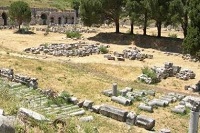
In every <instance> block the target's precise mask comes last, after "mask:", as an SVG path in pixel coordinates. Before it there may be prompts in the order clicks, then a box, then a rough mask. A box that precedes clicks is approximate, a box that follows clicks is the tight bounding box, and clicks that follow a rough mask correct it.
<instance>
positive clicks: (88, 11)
mask: <svg viewBox="0 0 200 133" xmlns="http://www.w3.org/2000/svg"><path fill="white" fill-rule="evenodd" d="M80 16H81V20H82V21H83V24H84V25H86V26H92V24H101V23H103V19H102V3H101V2H100V1H99V0H81V5H80Z"/></svg>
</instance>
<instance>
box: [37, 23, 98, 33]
mask: <svg viewBox="0 0 200 133" xmlns="http://www.w3.org/2000/svg"><path fill="white" fill-rule="evenodd" d="M34 29H36V31H48V32H53V33H61V34H65V33H66V32H69V31H73V32H79V33H97V30H96V29H95V28H84V27H74V26H72V25H67V24H66V25H64V26H59V25H51V26H49V27H47V28H34Z"/></svg>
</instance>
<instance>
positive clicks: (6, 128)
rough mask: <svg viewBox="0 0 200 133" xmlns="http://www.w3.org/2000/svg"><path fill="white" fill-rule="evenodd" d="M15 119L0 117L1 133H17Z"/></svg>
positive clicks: (12, 117)
mask: <svg viewBox="0 0 200 133" xmlns="http://www.w3.org/2000/svg"><path fill="white" fill-rule="evenodd" d="M14 123H15V117H14V116H3V115H0V133H15V127H14Z"/></svg>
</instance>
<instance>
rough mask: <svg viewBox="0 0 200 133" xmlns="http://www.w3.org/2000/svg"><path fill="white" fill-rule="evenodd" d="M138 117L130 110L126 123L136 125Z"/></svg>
mask: <svg viewBox="0 0 200 133" xmlns="http://www.w3.org/2000/svg"><path fill="white" fill-rule="evenodd" d="M136 117H137V115H136V113H134V112H129V113H128V115H127V118H126V124H128V125H135V121H136Z"/></svg>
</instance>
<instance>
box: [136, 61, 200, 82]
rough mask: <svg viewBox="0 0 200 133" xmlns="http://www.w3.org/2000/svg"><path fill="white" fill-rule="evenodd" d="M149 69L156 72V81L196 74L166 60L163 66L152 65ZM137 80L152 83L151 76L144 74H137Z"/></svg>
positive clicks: (185, 77)
mask: <svg viewBox="0 0 200 133" xmlns="http://www.w3.org/2000/svg"><path fill="white" fill-rule="evenodd" d="M150 70H151V71H153V72H155V74H156V81H157V82H160V81H161V79H166V78H168V77H176V78H178V79H181V80H189V79H194V78H195V76H196V74H195V73H194V72H193V71H192V70H189V69H182V70H181V67H180V66H174V65H173V63H171V62H166V63H165V64H164V67H156V66H154V67H152V68H151V69H150ZM138 80H140V81H144V82H145V83H147V84H151V83H154V82H153V79H152V78H151V77H148V76H147V75H146V74H141V75H140V76H138Z"/></svg>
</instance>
